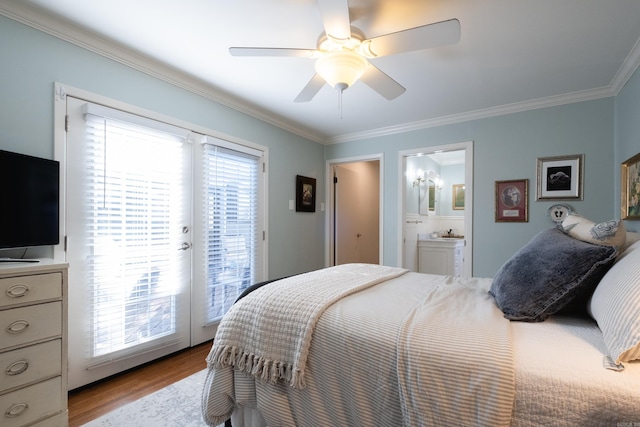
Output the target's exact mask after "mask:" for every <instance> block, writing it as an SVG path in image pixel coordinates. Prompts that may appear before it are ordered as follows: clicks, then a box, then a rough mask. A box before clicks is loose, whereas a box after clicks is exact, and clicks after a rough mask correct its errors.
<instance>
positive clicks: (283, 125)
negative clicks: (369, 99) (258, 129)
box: [0, 1, 324, 143]
mask: <svg viewBox="0 0 640 427" xmlns="http://www.w3.org/2000/svg"><path fill="white" fill-rule="evenodd" d="M0 15H4V16H6V17H7V18H10V19H12V20H14V21H17V22H20V23H22V24H24V25H27V26H29V27H32V28H35V29H37V30H39V31H42V32H44V33H46V34H49V35H51V36H54V37H56V38H59V39H61V40H64V41H66V42H69V43H71V44H74V45H76V46H79V47H81V48H83V49H86V50H88V51H91V52H93V53H96V54H98V55H101V56H103V57H106V58H109V59H111V60H113V61H116V62H118V63H121V64H123V65H126V66H127V67H130V68H133V69H135V70H138V71H141V72H143V73H145V74H148V75H150V76H152V77H155V78H157V79H160V80H162V81H165V82H167V83H170V84H172V85H174V86H177V87H180V88H182V89H185V90H187V91H189V92H192V93H194V94H196V95H199V96H202V97H204V98H206V99H209V100H211V101H213V102H216V103H218V104H221V105H223V106H225V107H228V108H231V109H233V110H236V111H238V112H240V113H243V114H247V115H249V116H251V117H253V118H256V119H258V120H261V121H263V122H265V123H268V124H271V125H273V126H276V127H278V128H280V129H283V130H286V131H288V132H291V133H293V134H295V135H298V136H301V137H303V138H305V139H308V140H311V141H314V142H318V143H324V139H323V137H322V136H320V135H318V134H317V133H315V132H312V131H310V130H306V129H302V128H301V127H300V126H299V125H296V124H294V123H291V122H290V121H287V120H285V119H283V118H282V117H277V116H275V115H274V114H273V113H272V112H270V111H267V110H264V109H261V108H258V107H256V106H255V105H252V104H250V103H248V102H246V101H242V100H240V99H238V98H235V97H233V96H232V95H229V94H228V93H226V92H224V91H223V90H221V89H219V88H215V87H213V86H212V85H210V84H208V83H206V82H204V81H202V80H200V79H197V78H195V77H193V76H191V75H188V74H187V73H184V72H182V71H180V70H177V69H175V68H173V67H171V66H169V65H167V64H166V63H164V62H161V61H157V60H155V59H153V58H150V57H148V56H145V55H142V54H141V53H140V52H137V51H134V50H132V49H128V48H126V47H124V46H122V45H120V44H118V43H115V42H112V41H110V40H108V39H105V38H104V37H102V36H100V35H99V34H97V33H95V32H93V31H90V30H87V29H85V28H81V27H79V26H78V25H76V24H74V23H72V22H70V21H68V20H65V19H63V18H61V17H59V16H57V15H53V14H51V13H49V12H46V11H44V10H42V9H40V8H37V7H34V6H33V5H31V4H28V3H27V2H4V1H2V2H0Z"/></svg>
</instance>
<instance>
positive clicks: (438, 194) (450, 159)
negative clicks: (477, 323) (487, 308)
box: [398, 142, 473, 276]
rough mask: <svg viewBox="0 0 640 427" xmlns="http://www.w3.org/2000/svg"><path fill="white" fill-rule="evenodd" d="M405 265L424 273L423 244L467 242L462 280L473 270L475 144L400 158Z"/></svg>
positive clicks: (425, 150)
mask: <svg viewBox="0 0 640 427" xmlns="http://www.w3.org/2000/svg"><path fill="white" fill-rule="evenodd" d="M399 163H400V166H399V170H400V171H401V176H400V179H399V186H400V187H401V188H399V191H398V194H399V201H398V210H399V213H398V215H399V218H400V225H399V229H400V230H399V238H400V241H399V242H398V248H399V251H398V252H399V253H398V259H399V264H401V265H402V266H403V267H404V268H407V269H409V270H411V271H418V240H421V239H432V238H438V237H457V238H461V239H463V240H464V249H463V260H462V262H463V266H462V269H461V271H462V275H464V276H471V275H472V271H473V260H472V256H473V245H472V240H473V197H472V196H473V142H463V143H457V144H449V145H442V146H435V147H423V148H419V149H413V150H405V151H401V152H400V153H399Z"/></svg>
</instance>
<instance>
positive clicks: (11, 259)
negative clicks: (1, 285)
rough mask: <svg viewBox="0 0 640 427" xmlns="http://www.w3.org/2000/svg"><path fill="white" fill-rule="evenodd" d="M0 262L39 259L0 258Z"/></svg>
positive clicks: (35, 260)
mask: <svg viewBox="0 0 640 427" xmlns="http://www.w3.org/2000/svg"><path fill="white" fill-rule="evenodd" d="M0 262H40V260H39V259H30V258H0Z"/></svg>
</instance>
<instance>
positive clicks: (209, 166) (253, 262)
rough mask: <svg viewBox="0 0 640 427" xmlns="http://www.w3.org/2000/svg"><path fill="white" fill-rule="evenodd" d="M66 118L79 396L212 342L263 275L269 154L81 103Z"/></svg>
mask: <svg viewBox="0 0 640 427" xmlns="http://www.w3.org/2000/svg"><path fill="white" fill-rule="evenodd" d="M66 111H67V122H68V125H67V137H66V146H65V160H64V162H65V172H66V179H65V182H66V188H65V194H66V201H65V210H64V213H65V215H64V218H65V231H66V254H65V256H66V261H67V262H68V263H69V265H70V269H69V389H74V388H77V387H79V386H82V385H85V384H88V383H90V382H93V381H96V380H99V379H102V378H105V377H107V376H109V375H112V374H115V373H118V372H120V371H122V370H125V369H129V368H131V367H134V366H137V365H139V364H141V363H145V362H147V361H150V360H153V359H155V358H158V357H161V356H163V355H166V354H170V353H172V352H174V351H176V350H179V349H182V348H186V347H188V346H190V345H195V344H197V343H200V342H203V341H205V340H207V339H211V338H213V335H214V334H215V329H216V327H217V323H218V321H219V320H220V318H221V317H222V315H223V314H224V313H225V312H226V310H227V309H228V308H229V306H230V305H231V304H232V303H233V301H234V300H235V298H236V297H237V296H238V294H239V293H240V292H242V290H244V289H245V288H246V287H247V286H249V285H250V284H251V283H252V282H255V281H257V280H259V279H262V277H263V276H264V272H263V263H262V261H261V260H262V257H263V256H264V254H263V245H264V243H263V242H261V239H259V236H261V235H262V230H263V221H262V220H261V218H262V217H261V215H260V212H261V209H263V208H261V207H260V206H261V199H262V195H261V193H262V192H261V191H259V189H260V188H261V185H263V182H262V178H261V176H260V174H259V173H258V170H259V168H258V165H259V164H260V162H262V153H261V152H260V151H258V150H253V149H250V148H248V147H245V148H244V149H241V150H240V151H237V149H238V147H237V146H236V145H235V144H233V143H228V142H226V141H221V140H216V139H215V138H211V137H207V136H204V135H200V134H196V133H193V132H191V131H189V130H185V129H183V128H181V127H177V126H173V125H170V124H167V123H164V122H158V121H155V120H151V119H148V118H145V117H141V116H137V115H133V114H130V113H127V112H123V111H120V110H115V109H111V108H108V107H104V106H101V105H97V104H93V103H89V102H87V101H85V100H82V99H77V98H73V97H71V96H67V97H66ZM260 243H262V245H261V244H260ZM194 266H197V267H195V268H194Z"/></svg>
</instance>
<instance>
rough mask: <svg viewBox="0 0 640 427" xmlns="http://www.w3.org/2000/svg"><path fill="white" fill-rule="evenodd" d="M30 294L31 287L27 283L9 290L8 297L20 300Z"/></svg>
mask: <svg viewBox="0 0 640 427" xmlns="http://www.w3.org/2000/svg"><path fill="white" fill-rule="evenodd" d="M28 293H29V285H27V284H25V283H17V284H15V285H13V286H11V287H10V288H9V289H7V296H8V297H9V298H20V297H23V296H25V295H27V294H28Z"/></svg>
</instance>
